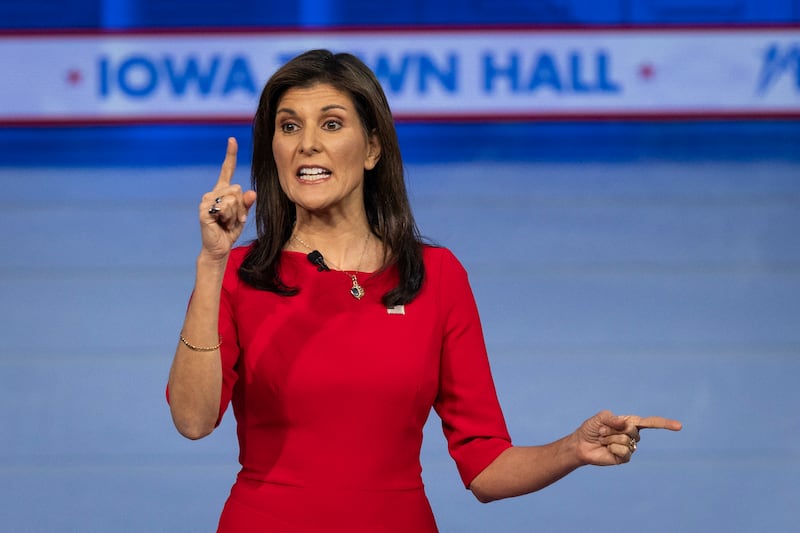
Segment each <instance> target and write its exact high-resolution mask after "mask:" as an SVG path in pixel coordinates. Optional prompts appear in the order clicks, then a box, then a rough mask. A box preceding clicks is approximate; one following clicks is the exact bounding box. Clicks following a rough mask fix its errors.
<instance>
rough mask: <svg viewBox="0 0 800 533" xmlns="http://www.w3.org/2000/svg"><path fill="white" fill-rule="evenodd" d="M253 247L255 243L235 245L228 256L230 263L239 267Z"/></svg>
mask: <svg viewBox="0 0 800 533" xmlns="http://www.w3.org/2000/svg"><path fill="white" fill-rule="evenodd" d="M252 249H253V243H249V244H244V245H242V246H237V247H235V248H234V249H233V250H231V255H229V256H228V265H230V266H235V267H236V268H239V266H240V265H241V264H242V263H243V262H244V258H245V257H247V254H248V253H250V250H252Z"/></svg>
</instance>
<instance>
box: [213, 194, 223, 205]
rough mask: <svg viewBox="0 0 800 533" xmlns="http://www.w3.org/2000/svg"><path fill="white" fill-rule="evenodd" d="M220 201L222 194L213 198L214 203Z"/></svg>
mask: <svg viewBox="0 0 800 533" xmlns="http://www.w3.org/2000/svg"><path fill="white" fill-rule="evenodd" d="M221 201H222V196H217V197H216V198H214V203H215V204H218V203H220V202H221Z"/></svg>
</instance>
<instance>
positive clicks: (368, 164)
mask: <svg viewBox="0 0 800 533" xmlns="http://www.w3.org/2000/svg"><path fill="white" fill-rule="evenodd" d="M380 159H381V140H380V139H379V138H378V134H377V133H375V132H374V131H373V132H372V134H370V136H369V138H368V139H367V158H366V159H365V160H364V170H372V169H373V168H375V165H377V164H378V161H380Z"/></svg>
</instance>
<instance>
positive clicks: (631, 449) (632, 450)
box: [628, 437, 637, 453]
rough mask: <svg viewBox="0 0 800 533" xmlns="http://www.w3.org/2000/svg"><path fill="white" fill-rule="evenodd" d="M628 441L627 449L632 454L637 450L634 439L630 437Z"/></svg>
mask: <svg viewBox="0 0 800 533" xmlns="http://www.w3.org/2000/svg"><path fill="white" fill-rule="evenodd" d="M630 439H631V440H630V442H629V443H628V449H629V450H630V451H631V453H633V452H635V451H636V448H637V444H636V439H634V438H633V437H630Z"/></svg>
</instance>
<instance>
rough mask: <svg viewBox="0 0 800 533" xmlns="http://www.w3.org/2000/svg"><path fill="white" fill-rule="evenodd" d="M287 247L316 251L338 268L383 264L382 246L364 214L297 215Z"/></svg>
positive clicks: (368, 268) (368, 267)
mask: <svg viewBox="0 0 800 533" xmlns="http://www.w3.org/2000/svg"><path fill="white" fill-rule="evenodd" d="M286 249H287V250H294V251H300V252H305V253H308V252H311V251H312V250H317V251H319V252H320V253H321V254H322V255H323V257H324V258H325V260H326V261H327V262H328V265H329V266H330V267H332V268H336V269H338V270H361V271H362V272H364V271H368V272H371V271H375V270H378V269H379V268H380V267H381V266H382V259H383V257H382V249H383V248H382V245H381V243H380V240H379V239H378V238H377V237H376V236H375V235H374V234H372V230H371V228H370V227H369V224H368V222H367V218H366V215H364V216H360V217H352V218H350V219H348V218H346V217H338V218H336V219H334V218H333V217H319V216H310V215H306V216H300V215H299V214H298V219H297V222H296V223H295V226H294V229H293V231H292V238H291V239H290V240H289V242H287V243H286Z"/></svg>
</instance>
